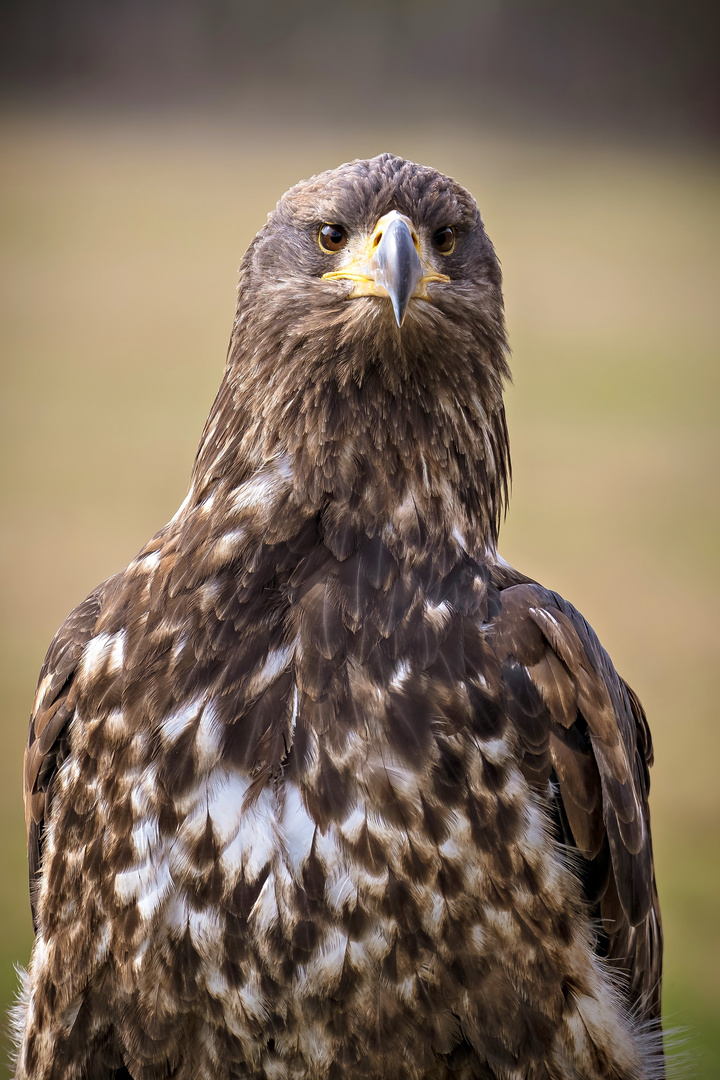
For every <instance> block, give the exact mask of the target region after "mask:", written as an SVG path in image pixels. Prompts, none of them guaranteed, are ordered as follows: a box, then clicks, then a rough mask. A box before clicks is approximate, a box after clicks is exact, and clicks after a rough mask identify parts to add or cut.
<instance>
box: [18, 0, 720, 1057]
mask: <svg viewBox="0 0 720 1080" xmlns="http://www.w3.org/2000/svg"><path fill="white" fill-rule="evenodd" d="M718 10H720V9H719V7H718V5H717V4H710V3H701V2H700V0H685V2H684V3H682V4H674V5H670V4H663V3H662V2H654V3H650V2H642V0H641V2H633V3H627V2H620V0H605V2H604V3H596V2H592V0H588V2H578V0H554V2H553V0H549V2H543V0H536V2H531V0H526V2H522V0H476V2H471V0H448V2H446V3H431V2H430V0H392V2H388V0H383V2H381V0H363V2H362V3H345V4H339V3H337V2H336V3H330V2H324V3H323V2H318V0H308V2H305V3H302V4H299V3H296V2H291V0H265V2H264V3H263V4H249V3H242V2H240V0H204V2H203V0H115V2H114V3H107V2H99V0H65V2H63V3H62V4H58V3H56V2H53V0H5V2H4V3H3V4H2V7H1V8H0V304H1V314H2V319H1V331H0V335H1V336H0V350H1V353H0V371H1V377H2V394H1V396H0V409H1V410H2V411H1V424H0V439H1V440H2V446H1V447H0V470H1V474H2V503H1V506H2V512H1V514H0V558H1V559H2V564H1V572H2V598H3V605H2V606H3V618H2V625H1V629H0V637H1V641H0V660H1V662H2V665H3V670H2V678H1V680H0V694H1V695H2V701H1V703H0V704H1V708H0V724H1V725H2V727H1V729H0V732H1V734H2V740H3V747H4V750H3V753H2V755H1V756H0V814H1V815H2V822H1V825H0V845H1V849H0V865H2V867H3V871H2V889H1V890H0V1011H1V1012H2V1013H3V1014H4V1012H5V1010H6V1008H7V1006H8V1004H9V1002H10V1000H11V997H12V995H13V993H14V988H15V981H16V980H15V974H14V972H13V964H14V963H21V964H25V963H27V960H28V956H29V952H30V947H31V941H32V931H31V924H30V917H29V905H28V900H27V888H26V865H25V850H24V823H23V815H22V806H21V759H22V751H23V746H24V742H25V737H26V732H27V718H28V715H29V709H30V705H31V701H32V697H33V693H34V687H35V682H36V678H37V673H38V671H39V668H40V665H41V662H42V659H43V656H44V653H45V650H46V648H47V646H48V644H49V642H50V639H51V637H52V635H53V633H54V632H55V630H56V629H57V627H58V626H59V624H60V623H61V622H62V620H63V619H64V617H65V615H66V614H67V613H68V612H69V611H70V609H71V608H72V607H73V606H74V605H75V604H76V603H78V602H79V601H80V600H81V599H82V598H83V597H84V596H85V595H86V594H87V593H88V592H89V591H90V590H91V589H92V588H93V586H95V585H96V584H97V583H98V582H99V581H101V580H102V579H104V578H105V577H107V576H108V575H110V574H111V573H113V572H115V571H116V570H118V569H120V568H122V567H123V566H124V565H125V564H126V563H127V562H128V561H129V559H130V558H132V556H133V555H134V554H135V553H136V551H137V550H138V549H139V548H140V547H141V546H142V544H143V543H144V542H145V540H146V539H148V538H149V537H150V536H151V535H152V534H153V533H154V532H155V531H156V530H157V529H158V528H159V527H160V526H162V525H163V524H164V522H165V521H166V520H167V519H168V518H169V517H170V516H171V515H172V514H173V513H174V511H175V509H176V507H177V505H178V504H179V502H180V501H181V499H182V498H183V496H184V494H185V490H186V484H187V479H188V476H189V471H190V466H191V462H192V458H193V454H194V449H195V446H196V442H197V440H198V437H199V434H200V430H201V427H202V424H203V421H204V418H205V416H206V414H207V411H208V409H209V406H210V403H211V401H212V398H213V396H214V393H215V390H216V388H217V385H218V383H219V381H220V377H221V373H222V368H223V362H224V357H225V348H226V343H227V339H228V336H229V332H230V327H231V323H232V317H233V311H234V286H235V275H236V268H237V265H238V263H239V260H240V257H241V255H242V252H243V250H244V249H245V247H246V245H247V243H248V242H249V240H250V239H251V237H252V236H253V234H254V233H255V232H256V230H257V229H258V228H259V227H260V225H261V224H262V223H263V221H264V219H265V215H266V213H267V212H268V211H269V210H270V209H271V208H272V206H273V205H274V204H275V202H276V200H277V199H278V198H279V197H280V195H281V194H282V192H283V191H284V190H285V189H286V188H287V187H288V186H289V185H290V184H292V183H294V182H295V181H297V180H298V179H300V178H302V177H306V176H308V175H310V174H312V173H314V172H317V171H319V170H321V169H324V168H327V167H331V166H334V165H337V164H339V163H340V162H341V161H343V160H347V159H349V158H353V157H359V156H369V155H373V154H376V153H378V152H380V151H383V150H392V151H394V152H395V153H398V154H402V155H404V156H406V157H410V158H412V159H414V160H417V161H421V162H423V163H425V164H430V165H434V166H436V167H437V168H439V169H441V170H443V171H444V172H448V173H450V174H452V175H454V176H455V177H456V178H457V179H458V180H459V181H460V182H461V183H463V184H464V185H465V186H467V187H468V188H469V189H470V190H471V191H472V192H473V193H474V194H475V195H476V197H477V199H478V202H479V204H480V207H481V210H482V213H483V216H484V219H485V222H486V225H487V228H488V231H489V233H490V235H491V237H492V239H493V241H494V242H495V245H496V247H497V250H498V253H499V255H500V258H501V260H502V263H503V268H504V273H505V282H506V301H507V316H508V323H509V330H510V338H511V343H512V346H513V350H514V358H513V372H514V385H513V387H512V388H510V389H509V390H508V411H509V422H510V430H511V438H512V445H513V450H514V454H513V459H514V476H515V479H514V488H513V499H512V504H511V509H510V513H509V516H508V519H507V522H506V524H505V528H504V532H503V534H502V537H501V539H502V543H501V551H502V553H503V554H504V556H505V557H506V558H507V559H509V560H510V561H511V562H513V563H515V564H516V565H518V566H520V567H521V568H522V569H523V570H524V571H526V572H527V573H529V574H531V575H533V576H534V577H537V578H539V579H540V580H541V581H542V582H543V583H544V584H546V585H548V586H551V587H552V588H555V589H557V590H559V591H560V592H561V593H563V594H564V595H565V596H567V597H568V598H569V599H571V600H572V601H573V602H574V603H575V604H576V605H577V606H578V607H579V608H580V610H581V611H583V613H584V614H585V615H586V617H587V618H588V619H589V620H590V621H591V623H592V624H593V625H594V626H595V628H596V630H597V631H598V633H599V635H600V637H601V640H602V641H603V643H604V644H605V646H606V647H607V648H608V650H609V651H610V653H611V655H612V656H613V658H614V660H615V663H616V665H617V666H618V668H619V670H620V671H621V673H622V674H623V675H624V676H625V677H626V678H627V679H628V680H629V681H630V683H631V684H632V685H633V686H634V687H635V689H636V690H637V691H638V692H639V694H640V696H641V698H642V700H643V702H644V703H645V705H646V708H647V711H648V714H649V716H650V720H651V724H652V729H653V733H654V737H655V744H656V765H655V767H654V769H653V773H652V783H653V788H652V799H651V805H652V813H653V824H654V831H655V846H656V860H657V872H658V881H659V888H660V895H661V901H662V906H663V916H664V922H665V931H666V945H667V951H666V956H667V960H666V968H665V993H664V1005H665V1021H666V1024H667V1026H668V1027H682V1028H683V1029H684V1040H685V1041H684V1046H683V1051H684V1053H685V1055H686V1058H687V1061H688V1066H687V1072H688V1075H690V1076H698V1077H708V1078H709V1077H712V1076H717V1075H718V1074H720V1023H719V1020H718V1017H719V1014H720V949H719V944H720V933H719V930H718V925H719V923H720V918H719V911H720V907H719V905H718V895H719V894H720V863H719V860H718V852H719V851H720V784H719V783H718V780H717V772H718V766H717V763H718V760H719V759H720V734H719V732H720V724H719V723H718V716H717V707H716V703H717V700H718V691H717V686H718V670H719V669H720V665H719V660H720V657H719V655H718V652H719V650H718V640H719V633H718V631H719V630H720V626H719V625H718V614H717V612H718V601H719V600H720V597H719V596H718V578H719V574H718V552H719V551H720V537H719V531H720V530H719V524H720V508H719V500H718V483H717V478H718V442H719V439H718V411H719V405H720V393H719V391H720V386H719V385H718V384H719V382H720V378H719V374H718V372H719V370H720V365H719V363H718V342H719V334H718V330H719V328H720V326H719V324H720V302H719V286H720V245H719V241H720V184H719V181H720V157H719V155H718V145H717V135H718V128H719V126H720V108H719V104H720V98H719V95H718V71H717V61H718ZM2 1040H3V1041H2V1046H0V1054H1V1055H2V1060H3V1062H4V1061H5V1058H6V1054H7V1045H8V1043H7V1032H6V1030H5V1029H4V1030H3V1035H2ZM3 1068H4V1064H3V1065H2V1066H0V1074H1V1075H4V1073H3V1072H2V1069H3Z"/></svg>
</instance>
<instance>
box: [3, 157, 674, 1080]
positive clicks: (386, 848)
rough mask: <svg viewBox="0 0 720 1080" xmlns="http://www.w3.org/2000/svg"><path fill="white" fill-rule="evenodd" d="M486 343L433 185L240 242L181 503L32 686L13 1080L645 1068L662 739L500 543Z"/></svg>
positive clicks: (329, 200) (95, 598)
mask: <svg viewBox="0 0 720 1080" xmlns="http://www.w3.org/2000/svg"><path fill="white" fill-rule="evenodd" d="M393 211H395V212H396V213H393ZM325 222H330V223H333V224H337V223H340V224H341V225H342V226H343V230H344V233H345V235H346V237H347V238H348V239H347V252H346V253H343V251H337V252H333V251H325V250H323V249H322V247H321V245H320V244H319V242H318V231H319V229H320V228H321V226H322V225H323V223H325ZM383 222H384V223H385V224H384V225H383V224H382V223H383ZM448 226H451V227H452V228H453V229H454V233H453V243H454V246H453V248H452V250H450V251H448V252H447V253H443V252H442V251H441V249H440V246H439V245H440V242H439V241H436V242H435V247H433V239H432V238H433V237H437V236H438V235H439V232H438V231H439V230H443V229H446V227H448ZM383 229H384V230H385V233H386V234H387V235H386V238H385V240H383V236H382V233H383ZM406 233H407V235H406ZM391 235H392V237H393V238H394V239H393V243H395V245H396V246H395V248H393V249H392V251H390V248H389V244H390V237H391ZM408 236H410V237H411V238H412V243H411V242H410V241H409V240H408ZM449 236H450V234H449V233H447V232H446V233H445V241H444V242H445V246H447V245H448V244H449ZM381 240H382V245H381ZM353 244H354V245H355V247H353ZM403 245H405V246H404V247H403ZM413 245H414V249H413ZM375 247H377V249H378V252H380V253H382V259H380V255H378V256H377V260H376V262H373V259H376V256H375V254H374V253H373V252H374V248H375ZM413 250H416V251H417V255H414V254H413ZM388 251H390V254H389V255H388ZM358 252H359V253H360V254H358ZM368 252H369V253H370V254H368ZM347 253H350V255H352V256H353V257H354V258H355V262H354V263H352V267H354V268H355V270H357V267H358V266H360V265H361V262H358V260H359V259H360V260H361V259H362V258H365V259H366V262H365V263H362V266H363V267H366V266H370V265H371V264H372V266H376V267H377V266H381V268H382V274H384V275H385V276H384V277H382V276H381V275H380V271H377V273H376V274H375V277H374V278H373V273H375V271H367V272H365V270H363V274H365V276H364V277H363V274H361V273H359V272H357V273H354V277H351V276H349V275H350V270H348V266H350V265H351V264H349V263H347V257H348V256H347ZM383 260H385V261H383ZM393 260H395V261H393ZM397 260H400V262H398V261H397ZM403 260H404V262H403ZM400 263H402V267H409V266H410V265H411V264H412V266H413V267H415V269H416V275H415V277H414V278H413V279H412V281H411V282H410V284H407V280H409V279H406V278H403V282H404V284H402V285H397V282H396V278H393V276H392V275H393V273H395V270H396V269H397V266H400ZM387 266H389V267H390V270H388V269H387ZM393 268H395V269H393ZM328 273H331V274H332V276H331V277H324V276H323V275H326V274H328ZM422 275H424V276H422ZM416 281H417V282H419V284H415V282H416ZM358 282H359V284H358ZM388 282H389V284H387V283H388ZM368 283H369V284H368ZM378 283H380V284H378ZM383 283H385V284H383ZM383 289H384V290H385V291H383ZM402 289H404V290H405V293H403V294H402V295H401V293H402ZM413 290H414V291H413ZM405 294H407V295H405ZM388 295H390V297H391V299H392V300H393V303H392V304H391V303H389V302H388V298H387V297H388ZM405 309H406V310H405ZM403 315H404V316H405V317H404V319H403ZM400 322H401V323H402V326H400V325H398V324H399V323H400ZM506 353H507V348H506V340H505V330H504V321H503V304H502V295H501V276H500V269H499V265H498V261H497V258H496V256H495V253H494V251H493V248H492V245H491V244H490V241H489V240H488V239H487V236H486V234H485V232H484V229H483V225H482V222H481V219H480V216H479V213H478V210H477V207H476V205H475V202H474V200H473V199H472V197H471V196H470V195H469V194H468V193H467V192H466V191H464V190H463V189H462V188H461V187H460V186H459V185H458V184H456V183H455V182H454V181H452V180H450V179H448V178H447V177H445V176H442V175H440V174H439V173H437V172H435V171H434V170H432V169H428V168H422V167H420V166H417V165H413V164H411V163H409V162H405V161H402V160H400V159H398V158H396V157H393V156H391V155H382V156H381V157H379V158H375V159H373V160H372V161H359V162H353V163H351V164H349V165H344V166H342V167H341V168H339V169H337V170H335V171H333V172H329V173H324V174H322V175H320V176H318V177H315V178H314V179H312V180H310V181H308V182H306V183H303V184H300V185H298V186H297V187H295V188H293V189H292V190H291V191H289V192H288V193H287V194H286V195H285V196H284V197H283V199H282V200H281V201H280V203H279V204H278V207H277V209H276V210H275V211H274V212H273V213H272V214H271V215H270V217H269V219H268V223H267V224H266V225H265V226H264V227H263V229H261V231H260V232H259V233H258V235H257V236H256V238H255V239H254V240H253V242H252V244H251V245H250V248H249V249H248V251H247V253H246V255H245V258H244V260H243V263H242V267H241V275H240V286H239V300H238V308H237V317H236V320H235V325H234V329H233V334H232V340H231V344H230V351H229V358H228V363H227V368H226V371H225V375H224V378H223V382H222V385H221V387H220V391H219V393H218V396H217V399H216V401H215V404H214V405H213V408H212V411H211V413H210V417H209V419H208V422H207V424H206V427H205V431H204V433H203V435H202V439H201V443H200V447H199V450H198V454H197V458H196V461H195V466H194V470H193V475H192V481H191V486H190V491H189V494H188V496H187V498H186V500H185V502H184V503H183V505H182V506H181V507H180V509H179V510H178V512H177V514H176V515H175V517H174V518H173V519H172V520H171V521H170V522H169V523H168V525H166V526H165V528H164V529H162V530H161V532H159V533H158V534H157V536H156V537H155V538H154V539H153V540H151V541H150V543H149V544H148V545H147V546H146V547H145V548H144V549H143V550H142V551H141V552H140V554H139V555H138V556H137V558H136V559H134V560H133V562H132V563H131V564H130V565H129V566H128V568H127V569H126V570H124V571H123V572H122V573H120V574H118V575H116V576H115V577H113V578H111V579H109V580H108V581H106V582H105V583H104V584H102V585H101V586H100V587H99V588H98V589H97V590H95V592H94V593H93V594H92V595H91V596H90V597H89V598H88V599H87V600H86V601H85V602H84V603H83V604H81V605H80V607H79V608H77V609H76V611H75V612H74V613H73V614H72V615H71V616H70V618H69V619H68V620H67V622H66V623H65V624H64V626H63V627H62V628H61V630H60V631H59V633H58V635H57V637H56V638H55V641H54V642H53V644H52V646H51V648H50V651H49V653H48V656H47V659H46V661H45V665H44V667H43V669H42V672H41V676H40V682H39V687H38V691H37V697H36V701H35V707H34V711H33V716H32V720H31V723H30V736H29V741H28V748H27V753H26V760H25V794H26V811H27V825H28V851H29V858H30V871H31V892H32V904H33V913H34V920H35V927H36V935H37V937H36V943H35V947H34V950H33V955H32V958H31V961H30V966H29V972H28V977H27V982H26V986H25V988H24V991H23V995H22V998H21V1001H20V1003H19V1005H18V1006H17V1009H16V1023H17V1027H18V1032H19V1049H18V1061H17V1074H16V1075H17V1077H18V1078H22V1080H25V1078H29V1077H32V1078H43V1080H49V1078H51V1077H52V1078H68V1080H70V1078H80V1077H87V1078H89V1080H101V1078H105V1077H112V1076H116V1077H118V1078H119V1077H127V1076H128V1074H129V1075H130V1076H131V1077H134V1078H135V1080H160V1078H161V1077H174V1078H177V1080H191V1078H192V1080H200V1078H206V1080H211V1078H212V1080H229V1078H231V1077H234V1078H240V1077H243V1078H252V1080H259V1078H261V1077H262V1078H272V1080H291V1078H292V1080H303V1078H307V1080H339V1078H341V1077H342V1078H350V1077H352V1078H356V1077H357V1078H363V1077H367V1078H370V1077H373V1078H381V1077H382V1078H394V1080H401V1078H407V1080H420V1078H427V1080H430V1078H432V1080H441V1078H449V1077H459V1078H467V1080H469V1078H475V1077H477V1078H484V1080H490V1078H498V1080H499V1078H503V1080H511V1078H512V1080H519V1078H528V1080H530V1078H532V1080H541V1078H547V1080H549V1078H553V1080H555V1078H557V1080H560V1078H563V1080H567V1078H571V1077H582V1078H584V1080H593V1078H597V1080H599V1078H600V1077H604V1078H606V1077H616V1078H623V1080H631V1078H632V1080H640V1078H645V1080H647V1078H650V1077H657V1076H660V1075H662V1071H663V1070H662V1053H661V1049H660V1045H659V1037H658V1036H656V1035H654V1034H653V1033H652V1030H651V1028H652V1024H651V1025H650V1027H648V1022H656V1024H657V1025H659V1015H660V969H661V951H662V937H661V929H660V916H659V910H658V903H657V895H656V891H655V884H654V875H653V861H652V847H651V840H650V829H649V814H648V804H647V799H648V787H649V780H648V767H649V765H650V764H651V762H652V744H651V740H650V733H649V730H648V727H647V723H646V720H645V717H644V714H643V711H642V708H641V706H640V704H639V702H638V700H637V698H636V697H635V695H634V694H633V692H632V691H631V690H630V689H629V688H628V687H627V686H626V685H625V683H624V682H623V681H622V679H620V678H619V676H618V675H617V673H616V672H615V670H614V668H613V666H612V664H611V662H610V660H609V658H608V656H607V654H606V653H605V652H604V651H603V650H602V648H601V647H600V645H599V643H598V641H597V639H596V637H595V635H594V633H593V631H592V629H591V628H590V627H589V626H588V624H587V623H586V622H585V621H584V619H583V618H582V616H580V615H579V614H578V612H577V611H575V609H574V608H573V607H571V605H570V604H568V603H567V602H566V601H565V600H563V599H561V598H560V597H559V596H557V595H556V594H555V593H553V592H550V591H548V590H547V589H544V588H542V587H541V586H540V585H538V584H536V583H534V582H532V581H530V580H529V579H528V578H526V577H524V576H523V575H522V574H520V573H518V572H517V571H515V570H514V569H513V568H511V567H510V566H508V565H507V564H506V563H504V562H503V561H502V560H501V559H500V558H499V557H498V556H497V554H496V541H497V531H498V523H499V519H500V516H501V514H502V511H503V509H504V504H505V500H506V496H507V491H508V481H509V469H510V466H509V455H508V443H507V432H506V426H505V415H504V411H503V402H502V389H503V383H504V380H506V378H507V377H508V367H507V363H506ZM658 1030H659V1028H658ZM115 1070H118V1071H117V1072H115ZM125 1070H127V1071H125Z"/></svg>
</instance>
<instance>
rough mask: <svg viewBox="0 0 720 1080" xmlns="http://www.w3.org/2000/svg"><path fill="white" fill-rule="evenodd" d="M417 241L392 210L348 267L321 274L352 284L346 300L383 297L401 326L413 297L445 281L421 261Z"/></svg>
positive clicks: (406, 222) (404, 220) (402, 218)
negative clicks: (437, 282) (387, 300)
mask: <svg viewBox="0 0 720 1080" xmlns="http://www.w3.org/2000/svg"><path fill="white" fill-rule="evenodd" d="M419 249H420V241H419V239H418V236H417V233H416V232H415V230H414V228H413V226H412V222H411V221H410V219H409V218H407V217H405V215H404V214H400V213H399V212H398V211H397V210H392V211H391V212H390V213H389V214H385V215H384V216H383V217H381V218H380V220H379V221H378V223H377V225H376V226H375V229H374V230H373V233H372V235H371V236H370V237H369V239H368V241H367V244H366V245H365V247H364V249H363V250H362V251H361V252H360V254H359V256H358V257H357V258H355V259H353V261H352V262H350V263H349V264H348V265H346V266H344V267H342V268H340V269H338V270H332V271H330V272H329V273H327V274H323V278H326V279H330V280H335V281H337V280H341V279H347V280H349V281H352V282H354V285H353V288H352V290H351V291H350V293H349V294H348V299H350V298H352V297H356V296H387V297H389V299H390V302H391V304H392V307H393V311H394V313H395V321H396V322H397V324H398V326H402V324H403V321H404V319H405V313H406V311H407V307H408V304H409V303H410V300H411V298H412V297H413V296H415V297H420V298H422V299H428V293H427V285H428V283H429V282H431V281H449V280H450V278H449V277H448V276H447V274H438V273H437V272H436V271H435V270H434V269H433V267H432V266H431V265H429V260H428V259H427V258H421V253H419Z"/></svg>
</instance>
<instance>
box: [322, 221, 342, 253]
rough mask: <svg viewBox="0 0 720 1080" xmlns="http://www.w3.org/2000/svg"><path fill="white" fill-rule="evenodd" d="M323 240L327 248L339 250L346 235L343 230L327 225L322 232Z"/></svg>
mask: <svg viewBox="0 0 720 1080" xmlns="http://www.w3.org/2000/svg"><path fill="white" fill-rule="evenodd" d="M322 238H323V243H324V245H325V247H327V248H339V247H340V246H341V245H342V242H343V240H344V239H345V235H344V233H343V231H342V229H338V228H336V227H335V226H334V225H325V226H324V227H323V230H322Z"/></svg>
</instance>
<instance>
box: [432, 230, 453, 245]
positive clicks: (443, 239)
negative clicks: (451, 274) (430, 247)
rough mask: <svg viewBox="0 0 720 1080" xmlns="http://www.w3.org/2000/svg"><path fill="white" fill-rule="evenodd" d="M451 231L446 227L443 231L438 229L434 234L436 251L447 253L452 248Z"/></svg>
mask: <svg viewBox="0 0 720 1080" xmlns="http://www.w3.org/2000/svg"><path fill="white" fill-rule="evenodd" d="M452 242H453V231H452V229H451V228H450V226H449V225H448V226H446V227H445V228H444V229H438V231H437V232H436V233H435V247H436V248H437V249H438V251H449V250H450V248H451V247H452Z"/></svg>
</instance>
